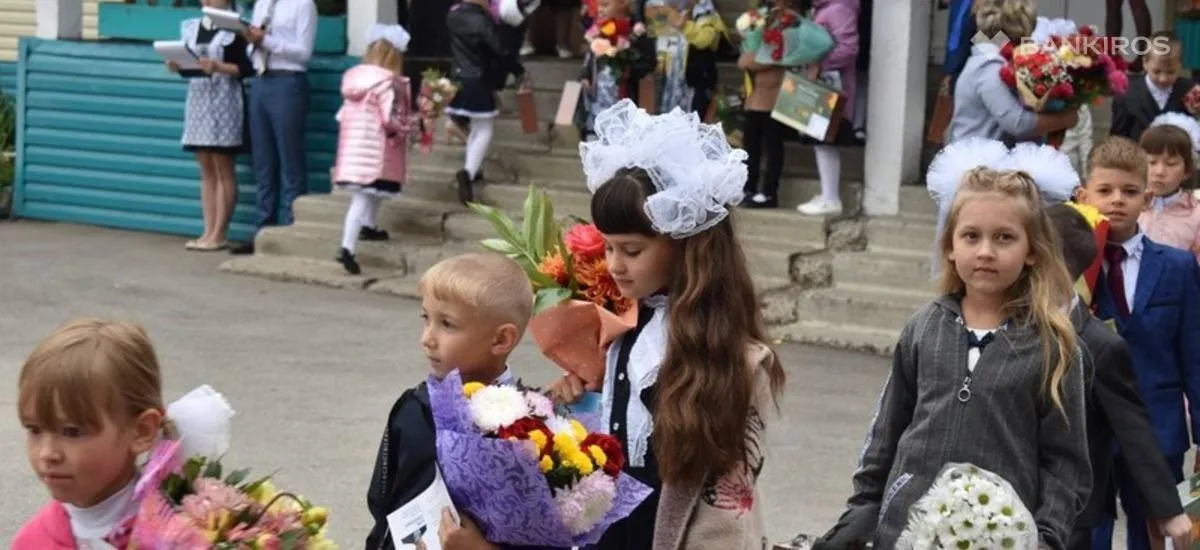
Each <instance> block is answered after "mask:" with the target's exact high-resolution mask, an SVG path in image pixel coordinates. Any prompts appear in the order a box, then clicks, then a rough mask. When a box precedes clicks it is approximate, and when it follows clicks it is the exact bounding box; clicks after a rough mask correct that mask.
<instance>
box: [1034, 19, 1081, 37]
mask: <svg viewBox="0 0 1200 550" xmlns="http://www.w3.org/2000/svg"><path fill="white" fill-rule="evenodd" d="M1078 30H1079V29H1078V26H1077V25H1075V22H1074V21H1071V20H1070V19H1063V18H1054V19H1050V18H1047V17H1039V18H1037V26H1036V27H1034V29H1033V34H1032V35H1030V37H1029V38H1030V39H1032V40H1033V41H1034V42H1036V43H1038V44H1045V43H1046V42H1049V41H1050V37H1051V36H1064V37H1065V36H1070V35H1072V34H1075V33H1076V32H1077V31H1078Z"/></svg>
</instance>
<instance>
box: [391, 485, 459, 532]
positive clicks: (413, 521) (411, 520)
mask: <svg viewBox="0 0 1200 550" xmlns="http://www.w3.org/2000/svg"><path fill="white" fill-rule="evenodd" d="M447 507H449V508H450V510H451V513H452V514H453V516H454V521H455V522H457V521H459V518H458V512H457V511H455V510H454V502H452V501H451V500H450V493H449V491H447V490H446V483H445V482H444V481H442V473H441V471H438V472H437V473H436V475H435V476H434V478H433V483H430V484H429V488H428V489H425V490H424V491H422V492H421V494H420V495H417V498H414V499H412V501H410V502H409V503H408V504H405V505H404V506H401V507H400V509H399V510H396V511H395V512H392V513H390V514H388V517H387V522H388V529H389V530H390V531H391V532H392V542H394V543H395V545H396V550H411V549H416V550H442V545H441V542H440V541H439V540H438V526H439V525H441V522H442V510H445V509H446V508H447Z"/></svg>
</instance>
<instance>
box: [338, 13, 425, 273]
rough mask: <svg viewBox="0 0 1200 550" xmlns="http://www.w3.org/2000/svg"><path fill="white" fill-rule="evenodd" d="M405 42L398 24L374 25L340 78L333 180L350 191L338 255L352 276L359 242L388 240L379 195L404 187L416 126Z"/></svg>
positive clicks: (388, 195) (392, 194)
mask: <svg viewBox="0 0 1200 550" xmlns="http://www.w3.org/2000/svg"><path fill="white" fill-rule="evenodd" d="M408 40H409V35H408V32H407V31H405V30H404V28H403V27H401V26H399V25H382V24H378V23H376V24H375V26H374V27H372V28H371V31H370V33H369V34H368V37H367V42H368V44H370V45H369V46H367V52H366V54H364V55H363V58H362V63H360V64H359V65H358V66H357V67H354V68H353V69H350V70H348V71H346V74H345V75H343V76H342V101H343V102H342V108H341V109H340V110H338V113H337V120H338V123H339V126H338V150H337V160H336V161H335V162H334V167H333V181H334V183H335V184H336V185H337V186H338V187H339V188H342V189H347V190H349V191H350V192H351V193H352V194H351V197H350V207H349V209H347V210H346V223H345V226H344V229H343V233H342V249H341V254H340V255H339V256H338V258H337V260H338V262H340V263H341V264H342V266H343V267H345V268H346V271H347V272H349V273H350V274H352V275H358V274H359V273H361V272H362V269H361V268H360V267H359V265H358V261H357V260H355V258H354V246H355V244H356V243H357V242H358V240H359V239H360V238H361V239H363V240H367V241H385V240H387V239H388V233H387V231H384V230H383V229H381V228H380V227H379V226H378V225H377V223H376V215H377V214H378V213H379V207H380V206H381V205H382V204H383V199H385V198H392V197H395V196H396V195H398V194H399V193H400V189H401V187H402V186H403V185H404V180H405V175H406V173H407V172H406V169H407V165H408V149H409V143H410V140H409V137H410V136H411V135H412V134H413V132H415V131H417V129H418V128H417V124H418V123H417V121H416V118H415V117H414V116H413V115H412V114H411V106H412V103H411V98H412V89H411V85H410V84H409V81H408V78H406V77H404V76H403V73H402V71H403V65H404V51H405V50H406V49H407V48H408Z"/></svg>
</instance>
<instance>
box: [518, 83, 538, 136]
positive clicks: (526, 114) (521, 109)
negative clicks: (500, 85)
mask: <svg viewBox="0 0 1200 550" xmlns="http://www.w3.org/2000/svg"><path fill="white" fill-rule="evenodd" d="M517 114H518V115H519V116H520V117H521V130H522V131H524V132H525V133H526V134H536V133H538V114H537V102H536V101H534V97H533V86H532V85H530V83H529V77H528V76H526V77H525V80H524V81H523V82H522V83H521V87H520V88H518V89H517Z"/></svg>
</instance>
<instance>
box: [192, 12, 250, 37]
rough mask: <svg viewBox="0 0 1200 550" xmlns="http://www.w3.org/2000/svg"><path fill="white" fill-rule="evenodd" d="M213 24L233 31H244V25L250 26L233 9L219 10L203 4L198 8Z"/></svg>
mask: <svg viewBox="0 0 1200 550" xmlns="http://www.w3.org/2000/svg"><path fill="white" fill-rule="evenodd" d="M200 12H201V13H203V14H204V16H205V17H207V18H208V19H209V20H210V21H212V22H213V25H214V26H216V27H217V28H218V29H225V30H228V31H233V32H245V30H246V27H249V26H250V22H249V21H247V20H245V19H242V16H241V14H239V13H238V12H236V11H233V10H221V9H217V8H210V7H207V6H205V7H204V8H203V9H201V10H200Z"/></svg>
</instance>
